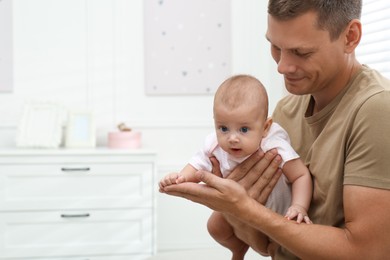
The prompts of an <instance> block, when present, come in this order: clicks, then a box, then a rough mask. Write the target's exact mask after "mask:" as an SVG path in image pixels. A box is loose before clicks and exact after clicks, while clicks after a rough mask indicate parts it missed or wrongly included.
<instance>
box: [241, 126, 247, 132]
mask: <svg viewBox="0 0 390 260" xmlns="http://www.w3.org/2000/svg"><path fill="white" fill-rule="evenodd" d="M240 131H241V132H242V133H247V132H248V131H249V128H248V127H241V129H240Z"/></svg>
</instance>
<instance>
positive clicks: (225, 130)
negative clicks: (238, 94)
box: [214, 106, 267, 158]
mask: <svg viewBox="0 0 390 260" xmlns="http://www.w3.org/2000/svg"><path fill="white" fill-rule="evenodd" d="M214 124H215V130H216V133H217V139H218V144H219V145H220V146H221V148H222V149H223V150H224V151H226V152H227V153H229V154H230V155H232V156H234V157H235V158H242V157H245V156H248V155H251V154H252V153H254V152H255V151H257V150H258V149H259V146H260V142H261V139H262V138H263V137H264V136H265V128H267V125H266V122H265V120H264V116H263V114H262V113H261V112H260V111H259V109H255V108H252V109H250V108H248V107H247V106H240V107H238V108H235V109H233V110H231V109H227V108H225V107H223V106H219V107H215V108H214Z"/></svg>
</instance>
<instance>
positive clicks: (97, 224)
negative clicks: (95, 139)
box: [0, 149, 157, 260]
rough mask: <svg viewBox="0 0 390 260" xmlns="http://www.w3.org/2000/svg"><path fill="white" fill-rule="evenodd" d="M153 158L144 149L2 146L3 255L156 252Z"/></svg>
mask: <svg viewBox="0 0 390 260" xmlns="http://www.w3.org/2000/svg"><path fill="white" fill-rule="evenodd" d="M155 160H156V155H155V154H154V153H153V152H150V151H143V150H133V151H128V150H127V151H125V150H110V149H72V150H70V149H58V150H38V149H34V150H24V149H14V150H0V259H1V260H4V259H23V260H27V259H28V260H30V259H31V260H32V259H34V260H37V259H39V260H40V259H45V260H54V259H56V260H59V259H61V260H76V259H77V260H98V259H99V260H103V259H104V260H124V259H126V260H136V259H137V260H138V259H145V258H147V257H149V256H151V255H153V254H154V252H155V230H156V228H155V219H154V215H155V207H154V193H155V192H156V191H157V184H156V183H155V179H154V175H155Z"/></svg>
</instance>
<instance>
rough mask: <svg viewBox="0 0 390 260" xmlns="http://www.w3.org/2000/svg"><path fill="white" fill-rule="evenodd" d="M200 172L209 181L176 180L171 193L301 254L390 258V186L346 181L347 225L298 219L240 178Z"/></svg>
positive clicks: (339, 257) (326, 257)
mask: <svg viewBox="0 0 390 260" xmlns="http://www.w3.org/2000/svg"><path fill="white" fill-rule="evenodd" d="M199 177H200V178H201V179H202V181H203V182H205V183H206V184H207V185H203V186H199V184H194V185H183V186H181V185H177V186H172V188H173V189H171V190H170V191H168V193H169V194H171V195H175V196H181V197H184V198H188V199H190V200H192V201H194V202H197V203H201V204H203V205H206V206H208V207H210V208H212V209H214V210H218V211H221V212H224V213H226V214H229V215H232V216H233V217H235V218H237V219H239V220H241V221H242V222H244V223H246V224H248V225H250V226H252V227H254V228H255V229H257V230H259V231H260V232H263V233H264V234H266V235H268V236H269V237H270V238H271V239H272V240H274V241H276V242H277V243H278V244H280V245H282V246H283V247H285V248H286V249H288V250H289V251H291V252H292V253H293V254H295V255H297V256H298V257H300V258H303V259H386V258H387V257H388V256H389V255H390V236H389V235H388V234H390V221H389V220H388V219H389V218H388V216H390V207H389V201H390V191H389V190H381V189H373V188H367V187H360V186H351V185H346V186H345V187H344V208H345V227H344V228H335V227H330V226H323V225H317V224H312V225H302V224H297V223H296V222H295V221H289V220H287V219H285V218H283V217H282V216H280V215H278V214H277V213H274V212H272V211H271V210H269V209H266V208H265V207H264V206H262V205H261V204H260V203H258V202H257V201H256V200H254V199H253V198H251V197H250V196H248V194H247V193H246V191H245V189H244V188H243V187H241V186H240V185H238V184H237V183H236V182H233V181H230V180H226V179H220V178H217V177H215V176H213V175H211V174H210V173H206V172H202V173H200V175H199ZM169 188H170V187H169ZM292 238H294V239H292Z"/></svg>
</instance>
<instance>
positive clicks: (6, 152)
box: [0, 147, 156, 156]
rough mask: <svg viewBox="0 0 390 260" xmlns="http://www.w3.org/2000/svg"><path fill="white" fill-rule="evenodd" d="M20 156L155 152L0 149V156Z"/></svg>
mask: <svg viewBox="0 0 390 260" xmlns="http://www.w3.org/2000/svg"><path fill="white" fill-rule="evenodd" d="M14 155H16V156H20V155H43V156H44V155H152V156H155V155H156V152H155V151H153V150H147V149H110V148H107V147H97V148H71V149H70V148H53V149H48V148H0V156H14Z"/></svg>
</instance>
